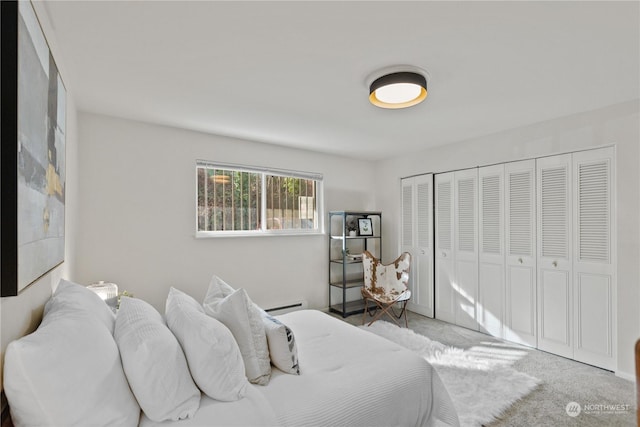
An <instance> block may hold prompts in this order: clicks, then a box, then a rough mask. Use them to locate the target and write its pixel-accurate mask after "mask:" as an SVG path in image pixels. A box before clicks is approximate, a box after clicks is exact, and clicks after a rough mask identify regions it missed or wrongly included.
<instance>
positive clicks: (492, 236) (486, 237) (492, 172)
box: [478, 164, 505, 338]
mask: <svg viewBox="0 0 640 427" xmlns="http://www.w3.org/2000/svg"><path fill="white" fill-rule="evenodd" d="M478 184H479V185H478V190H479V195H478V200H479V202H480V204H479V210H478V213H479V227H478V231H479V233H480V235H479V243H480V245H479V257H478V261H479V267H478V324H479V327H480V330H481V331H483V332H486V333H488V334H490V335H493V336H495V337H500V338H502V336H503V321H504V312H505V306H504V302H505V289H504V283H505V281H504V275H505V257H504V165H503V164H500V165H494V166H487V167H482V168H480V169H478Z"/></svg>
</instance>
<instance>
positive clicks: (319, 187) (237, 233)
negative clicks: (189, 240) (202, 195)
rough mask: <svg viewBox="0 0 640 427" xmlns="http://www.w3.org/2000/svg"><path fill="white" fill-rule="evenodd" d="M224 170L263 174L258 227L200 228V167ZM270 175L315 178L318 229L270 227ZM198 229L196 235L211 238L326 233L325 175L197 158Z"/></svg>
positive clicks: (196, 227) (196, 223)
mask: <svg viewBox="0 0 640 427" xmlns="http://www.w3.org/2000/svg"><path fill="white" fill-rule="evenodd" d="M199 168H207V169H222V170H229V171H234V172H249V173H256V174H260V179H261V186H262V191H261V194H260V204H261V206H262V207H263V208H261V209H260V225H261V228H260V229H259V230H214V231H201V230H199V229H198V169H199ZM267 175H269V176H282V177H287V178H301V179H309V180H314V181H316V199H317V200H316V212H317V218H318V228H317V229H293V228H292V229H267V209H266V206H267V191H266V178H267ZM194 188H195V203H194V205H195V230H196V234H195V237H196V238H211V237H241V236H245V237H246V236H308V235H322V234H324V185H323V176H322V174H320V173H313V172H303V171H295V170H286V169H276V168H268V167H259V166H246V165H238V164H231V163H219V162H211V161H207V160H196V167H195V187H194Z"/></svg>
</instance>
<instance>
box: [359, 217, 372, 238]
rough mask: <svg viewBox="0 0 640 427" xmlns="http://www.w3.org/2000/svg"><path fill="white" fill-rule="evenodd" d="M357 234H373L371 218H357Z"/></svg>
mask: <svg viewBox="0 0 640 427" xmlns="http://www.w3.org/2000/svg"><path fill="white" fill-rule="evenodd" d="M358 234H359V235H360V236H373V225H372V224H371V218H358Z"/></svg>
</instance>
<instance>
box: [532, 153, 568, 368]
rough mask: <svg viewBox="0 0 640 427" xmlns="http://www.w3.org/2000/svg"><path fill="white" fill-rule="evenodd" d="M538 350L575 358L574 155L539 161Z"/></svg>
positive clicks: (537, 165) (537, 172) (546, 158)
mask: <svg viewBox="0 0 640 427" xmlns="http://www.w3.org/2000/svg"><path fill="white" fill-rule="evenodd" d="M536 167H537V171H536V175H537V208H538V212H537V217H538V259H537V262H538V301H537V302H538V348H539V349H541V350H545V351H549V352H551V353H555V354H558V355H560V356H564V357H569V358H573V286H572V281H573V280H572V276H573V271H572V262H571V257H572V249H573V248H572V245H571V242H572V236H571V229H572V227H571V225H570V224H571V218H572V216H571V215H572V206H571V205H572V203H571V202H572V188H571V177H572V175H571V155H570V154H565V155H560V156H552V157H545V158H542V159H537V160H536Z"/></svg>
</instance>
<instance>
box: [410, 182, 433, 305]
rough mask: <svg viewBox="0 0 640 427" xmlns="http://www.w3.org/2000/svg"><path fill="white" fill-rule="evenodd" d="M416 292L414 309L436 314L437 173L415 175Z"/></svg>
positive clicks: (414, 263)
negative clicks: (435, 231) (434, 302)
mask: <svg viewBox="0 0 640 427" xmlns="http://www.w3.org/2000/svg"><path fill="white" fill-rule="evenodd" d="M415 200H416V203H415V209H416V210H415V215H414V218H415V230H416V233H415V237H414V244H415V255H414V257H413V259H412V261H411V262H412V266H411V269H412V270H413V271H414V274H415V276H414V277H415V280H416V285H415V286H414V290H415V293H416V294H415V295H413V296H412V297H411V300H412V310H413V311H415V312H417V313H420V314H422V315H423V316H427V317H433V175H432V174H426V175H420V176H417V177H415Z"/></svg>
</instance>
